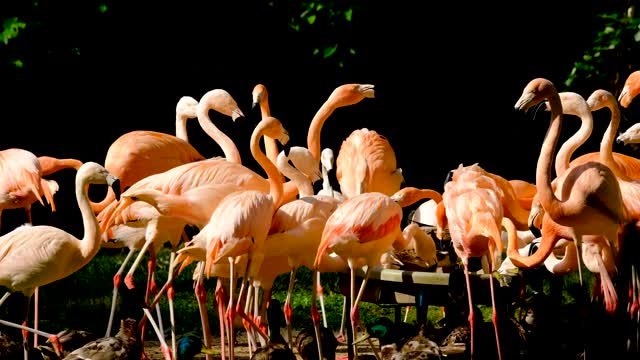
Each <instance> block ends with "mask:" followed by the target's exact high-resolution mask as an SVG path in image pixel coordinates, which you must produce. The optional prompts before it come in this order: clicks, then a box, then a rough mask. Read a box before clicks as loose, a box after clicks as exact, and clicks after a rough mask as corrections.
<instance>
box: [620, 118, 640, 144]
mask: <svg viewBox="0 0 640 360" xmlns="http://www.w3.org/2000/svg"><path fill="white" fill-rule="evenodd" d="M616 142H619V143H623V144H625V145H628V144H637V143H640V123H635V124H633V125H631V126H629V128H628V129H627V130H625V132H623V133H622V134H620V135H618V137H617V138H616Z"/></svg>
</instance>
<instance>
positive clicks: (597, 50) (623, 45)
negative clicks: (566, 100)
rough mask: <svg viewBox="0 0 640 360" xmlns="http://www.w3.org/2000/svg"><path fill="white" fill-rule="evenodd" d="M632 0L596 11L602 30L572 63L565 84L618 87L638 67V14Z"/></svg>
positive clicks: (568, 85) (570, 85)
mask: <svg viewBox="0 0 640 360" xmlns="http://www.w3.org/2000/svg"><path fill="white" fill-rule="evenodd" d="M635 3H636V1H632V2H631V4H627V5H626V6H624V7H619V8H617V9H615V10H614V11H612V12H607V13H601V14H598V15H597V19H596V23H597V24H599V25H598V27H599V28H600V29H601V30H600V31H599V32H598V33H597V34H596V35H595V38H594V40H593V43H592V45H591V47H590V48H588V49H587V50H586V51H585V52H584V54H583V56H582V58H581V59H580V60H578V61H576V62H575V63H574V65H573V68H572V70H571V73H570V74H569V76H568V77H567V79H566V80H565V83H564V85H565V86H566V87H568V88H583V87H584V88H604V89H620V88H622V83H623V82H624V80H625V78H626V76H627V75H628V74H629V73H631V72H632V71H634V70H636V69H637V68H638V67H640V62H639V60H638V59H639V58H640V50H639V45H640V17H638V16H637V15H636V14H635V6H636V4H635Z"/></svg>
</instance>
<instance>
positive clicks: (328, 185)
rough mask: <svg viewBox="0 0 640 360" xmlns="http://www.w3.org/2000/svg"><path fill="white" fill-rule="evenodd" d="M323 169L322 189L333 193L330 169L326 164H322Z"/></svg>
mask: <svg viewBox="0 0 640 360" xmlns="http://www.w3.org/2000/svg"><path fill="white" fill-rule="evenodd" d="M321 170H322V189H324V190H325V191H328V192H329V193H331V194H333V187H331V180H329V171H328V170H327V168H326V167H325V166H324V165H322V166H321Z"/></svg>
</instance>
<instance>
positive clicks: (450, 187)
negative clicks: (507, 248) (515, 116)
mask: <svg viewBox="0 0 640 360" xmlns="http://www.w3.org/2000/svg"><path fill="white" fill-rule="evenodd" d="M500 193H501V189H500V188H499V186H498V185H497V184H496V182H495V181H494V180H493V178H492V177H490V176H487V175H486V172H485V171H484V169H482V168H481V167H480V166H479V165H478V164H473V165H471V166H466V167H463V166H462V164H460V165H459V166H458V168H457V169H456V170H454V172H453V173H452V177H451V181H449V182H447V183H446V184H445V187H444V192H443V194H442V203H443V204H444V207H445V210H446V216H447V221H448V225H449V233H450V235H451V241H452V242H453V248H454V251H455V252H456V254H457V255H458V257H459V258H460V259H461V260H462V264H463V266H464V274H465V279H466V282H467V298H468V301H469V318H468V320H469V327H470V329H471V357H472V358H473V356H474V348H475V344H474V339H475V335H474V334H475V331H474V328H475V324H474V309H473V301H472V295H471V283H470V278H469V266H468V263H469V258H471V257H485V258H486V259H487V260H488V269H485V273H488V274H492V273H493V270H495V269H497V268H499V267H500V263H501V259H502V258H501V253H502V238H501V234H500V228H501V226H502V224H503V219H507V220H506V221H508V222H509V223H511V224H513V223H512V222H511V221H510V220H508V219H509V218H508V217H504V216H503V213H504V212H503V208H502V201H501V199H500V197H501V195H500ZM507 231H509V229H507ZM489 286H490V289H491V302H492V309H493V313H492V320H493V325H494V329H495V334H496V344H497V348H498V358H500V359H501V358H502V351H501V346H500V338H499V335H498V323H497V313H496V306H495V294H494V285H493V279H490V281H489Z"/></svg>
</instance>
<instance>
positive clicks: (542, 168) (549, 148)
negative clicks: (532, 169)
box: [536, 92, 562, 218]
mask: <svg viewBox="0 0 640 360" xmlns="http://www.w3.org/2000/svg"><path fill="white" fill-rule="evenodd" d="M547 101H549V105H550V107H551V122H550V124H549V128H548V129H547V134H546V136H545V138H544V141H543V142H542V148H541V149H540V156H539V157H538V163H537V165H536V188H537V189H538V196H539V199H540V204H542V207H543V208H544V209H545V211H547V212H549V215H551V217H552V218H556V216H553V215H552V214H551V211H555V210H559V209H557V208H556V207H558V206H560V200H558V198H557V197H556V196H555V195H554V193H553V190H552V188H551V163H552V158H553V152H554V151H555V148H556V144H557V143H558V137H559V136H560V128H561V126H562V103H561V102H560V97H559V96H558V94H557V92H554V93H553V95H552V96H550V98H549V99H547ZM552 209H553V210H552Z"/></svg>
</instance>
